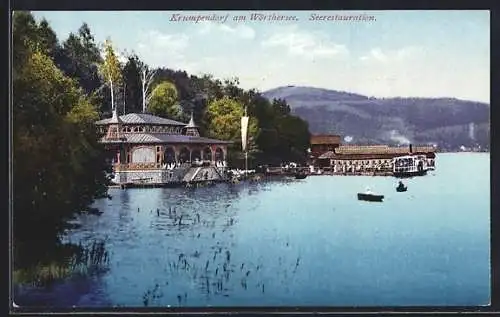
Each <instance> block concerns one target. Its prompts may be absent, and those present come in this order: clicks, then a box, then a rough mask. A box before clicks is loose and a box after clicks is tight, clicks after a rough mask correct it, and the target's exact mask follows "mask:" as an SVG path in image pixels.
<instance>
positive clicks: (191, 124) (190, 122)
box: [186, 112, 198, 128]
mask: <svg viewBox="0 0 500 317" xmlns="http://www.w3.org/2000/svg"><path fill="white" fill-rule="evenodd" d="M186 128H198V126H197V125H196V123H194V117H193V112H191V119H189V123H188V124H187V125H186Z"/></svg>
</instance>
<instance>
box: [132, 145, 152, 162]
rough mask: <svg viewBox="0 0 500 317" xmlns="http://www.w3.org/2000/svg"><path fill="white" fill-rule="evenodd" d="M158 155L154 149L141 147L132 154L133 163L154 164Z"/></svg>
mask: <svg viewBox="0 0 500 317" xmlns="http://www.w3.org/2000/svg"><path fill="white" fill-rule="evenodd" d="M155 155H156V153H155V152H154V150H153V149H152V148H149V147H140V148H137V149H135V150H134V152H133V153H132V162H133V163H154V162H155Z"/></svg>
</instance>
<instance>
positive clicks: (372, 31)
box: [34, 10, 490, 102]
mask: <svg viewBox="0 0 500 317" xmlns="http://www.w3.org/2000/svg"><path fill="white" fill-rule="evenodd" d="M250 13H251V12H247V11H241V12H239V11H227V12H226V11H214V12H211V11H202V12H194V11H182V12H173V11H165V12H158V11H149V12H148V11H114V12H113V11H109V12H103V11H101V12H90V11H53V12H34V14H35V16H36V17H37V18H41V17H45V18H46V19H47V20H48V21H49V22H50V24H51V26H52V27H53V29H54V30H55V31H56V33H57V35H58V37H59V39H60V40H64V39H66V38H67V36H68V34H69V33H70V32H76V30H77V29H78V28H79V27H80V25H81V24H82V23H83V22H87V23H88V24H89V26H90V29H91V31H92V33H93V34H94V36H95V38H96V40H97V41H99V42H102V41H104V40H105V39H106V38H107V37H109V38H111V40H112V42H113V44H114V46H115V48H116V49H117V51H118V52H121V53H123V52H125V51H127V52H132V51H133V52H135V53H137V54H138V55H139V56H140V58H141V59H142V60H144V61H145V62H146V63H148V64H149V65H151V66H164V67H168V68H173V69H182V70H186V71H187V72H188V73H191V74H195V75H199V74H204V73H209V74H212V75H214V76H215V77H218V78H221V79H224V78H231V77H238V78H239V79H240V82H241V86H242V87H243V88H257V89H259V90H261V91H264V90H267V89H271V88H274V87H278V86H284V85H303V86H314V87H322V88H328V89H336V90H343V91H349V92H355V93H361V94H364V95H368V96H374V97H395V96H402V97H409V96H411V97H455V98H460V99H469V100H477V101H484V102H489V96H490V29H489V25H490V14H489V12H488V11H463V10H460V11H364V12H361V11H358V12H353V11H301V12H294V11H281V12H280V11H274V12H262V13H267V14H271V13H276V14H281V15H296V16H297V17H298V21H281V22H276V21H274V22H271V21H269V22H255V21H248V20H247V21H244V22H235V21H232V17H233V16H236V15H249V14H250ZM172 14H182V15H184V16H186V15H195V14H202V15H207V14H217V15H220V16H224V15H226V14H229V18H228V19H227V21H226V22H225V23H220V22H200V23H194V22H173V21H170V20H171V16H172ZM311 14H318V15H353V14H355V15H359V14H364V15H366V16H374V17H375V21H311V20H310V16H311Z"/></svg>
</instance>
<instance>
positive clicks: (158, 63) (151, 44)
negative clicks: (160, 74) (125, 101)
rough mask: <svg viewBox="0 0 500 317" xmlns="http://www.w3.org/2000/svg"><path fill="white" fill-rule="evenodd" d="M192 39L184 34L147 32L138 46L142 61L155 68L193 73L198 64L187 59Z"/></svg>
mask: <svg viewBox="0 0 500 317" xmlns="http://www.w3.org/2000/svg"><path fill="white" fill-rule="evenodd" d="M189 45H190V37H189V36H188V35H187V34H184V33H178V34H177V33H175V34H168V33H162V32H160V31H156V30H152V31H149V32H146V33H145V35H143V36H142V38H141V39H140V42H139V44H137V53H138V55H139V57H140V58H141V59H143V60H144V61H145V62H146V63H148V64H149V65H150V66H153V67H168V68H172V69H182V70H186V71H188V72H190V71H193V70H194V69H195V67H196V62H194V61H189V60H188V59H187V58H186V51H187V49H188V47H189Z"/></svg>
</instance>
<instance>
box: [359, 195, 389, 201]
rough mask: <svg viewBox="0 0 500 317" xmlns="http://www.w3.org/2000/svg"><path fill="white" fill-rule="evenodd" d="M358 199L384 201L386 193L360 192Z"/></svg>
mask: <svg viewBox="0 0 500 317" xmlns="http://www.w3.org/2000/svg"><path fill="white" fill-rule="evenodd" d="M358 200H364V201H377V202H382V201H383V200H384V195H375V194H366V193H358Z"/></svg>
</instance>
